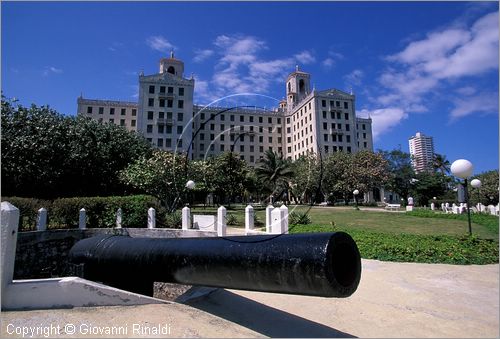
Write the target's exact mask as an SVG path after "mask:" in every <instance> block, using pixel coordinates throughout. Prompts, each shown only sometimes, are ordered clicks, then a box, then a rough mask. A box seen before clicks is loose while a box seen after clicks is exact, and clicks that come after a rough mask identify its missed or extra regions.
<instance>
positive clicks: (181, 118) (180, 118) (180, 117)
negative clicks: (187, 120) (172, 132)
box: [177, 112, 184, 121]
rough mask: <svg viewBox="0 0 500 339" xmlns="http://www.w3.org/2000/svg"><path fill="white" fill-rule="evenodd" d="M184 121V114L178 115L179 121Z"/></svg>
mask: <svg viewBox="0 0 500 339" xmlns="http://www.w3.org/2000/svg"><path fill="white" fill-rule="evenodd" d="M183 120H184V113H180V112H179V113H177V121H183Z"/></svg>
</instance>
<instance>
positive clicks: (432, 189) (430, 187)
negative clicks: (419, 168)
mask: <svg viewBox="0 0 500 339" xmlns="http://www.w3.org/2000/svg"><path fill="white" fill-rule="evenodd" d="M415 179H416V180H415V181H414V183H413V187H412V189H411V192H410V194H412V195H413V198H414V199H415V200H416V202H415V203H416V204H418V205H420V206H429V204H430V200H431V199H432V198H433V197H439V196H442V195H444V194H445V193H446V190H447V182H448V180H447V178H446V176H444V175H442V174H440V173H429V172H420V173H418V174H416V175H415Z"/></svg>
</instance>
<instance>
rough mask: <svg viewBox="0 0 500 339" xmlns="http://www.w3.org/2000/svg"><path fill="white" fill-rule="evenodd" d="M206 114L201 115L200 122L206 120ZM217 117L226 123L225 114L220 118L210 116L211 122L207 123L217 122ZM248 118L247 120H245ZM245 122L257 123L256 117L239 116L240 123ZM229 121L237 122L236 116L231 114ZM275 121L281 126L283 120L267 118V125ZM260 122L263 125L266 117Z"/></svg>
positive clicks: (261, 118)
mask: <svg viewBox="0 0 500 339" xmlns="http://www.w3.org/2000/svg"><path fill="white" fill-rule="evenodd" d="M205 116H206V115H205V113H200V120H202V121H203V120H205ZM217 117H218V118H219V120H220V121H225V120H226V117H225V115H224V114H220V115H218V116H216V115H215V113H211V114H210V120H208V121H206V122H205V123H208V122H209V121H216V119H217ZM245 117H247V119H246V118H245ZM275 119H276V120H275ZM245 120H248V122H255V121H254V120H255V119H254V116H253V115H240V116H239V121H240V122H245ZM229 121H235V115H234V114H230V115H229ZM274 121H276V123H277V124H281V118H273V117H267V123H268V124H273V123H274ZM258 122H259V123H261V124H262V123H263V122H264V117H258Z"/></svg>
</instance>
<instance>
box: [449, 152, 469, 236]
mask: <svg viewBox="0 0 500 339" xmlns="http://www.w3.org/2000/svg"><path fill="white" fill-rule="evenodd" d="M473 171H474V166H473V165H472V163H471V162H470V161H469V160H465V159H458V160H455V161H454V162H453V164H451V173H452V174H453V175H454V176H456V177H458V178H461V179H464V193H465V203H466V204H467V220H468V221H469V235H472V226H471V222H470V207H469V193H468V191H467V178H468V177H470V176H471V175H472V172H473Z"/></svg>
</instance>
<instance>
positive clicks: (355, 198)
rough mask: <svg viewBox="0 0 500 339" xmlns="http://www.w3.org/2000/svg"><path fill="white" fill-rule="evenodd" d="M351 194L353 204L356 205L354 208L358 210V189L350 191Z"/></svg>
mask: <svg viewBox="0 0 500 339" xmlns="http://www.w3.org/2000/svg"><path fill="white" fill-rule="evenodd" d="M352 194H354V206H356V209H357V210H359V208H358V194H359V191H358V190H354V191H352Z"/></svg>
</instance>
